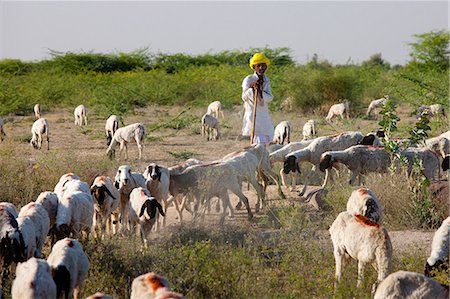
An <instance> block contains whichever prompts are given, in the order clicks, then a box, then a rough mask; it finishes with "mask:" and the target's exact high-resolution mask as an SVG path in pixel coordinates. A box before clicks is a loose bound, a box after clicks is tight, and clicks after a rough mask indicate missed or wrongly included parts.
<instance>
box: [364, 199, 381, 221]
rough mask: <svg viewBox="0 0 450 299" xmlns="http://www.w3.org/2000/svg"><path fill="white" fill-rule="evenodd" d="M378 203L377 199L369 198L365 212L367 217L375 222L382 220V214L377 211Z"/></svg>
mask: <svg viewBox="0 0 450 299" xmlns="http://www.w3.org/2000/svg"><path fill="white" fill-rule="evenodd" d="M377 210H378V205H377V204H376V202H375V200H373V199H372V198H369V199H368V200H367V201H366V211H365V212H364V215H363V216H365V217H367V218H369V219H370V220H372V221H373V222H375V223H378V222H379V221H380V215H379V214H378V212H377Z"/></svg>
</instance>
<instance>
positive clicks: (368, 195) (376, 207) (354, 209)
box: [347, 188, 383, 224]
mask: <svg viewBox="0 0 450 299" xmlns="http://www.w3.org/2000/svg"><path fill="white" fill-rule="evenodd" d="M347 212H348V213H350V214H352V215H362V216H364V217H367V218H368V219H369V220H370V221H372V222H374V223H377V224H381V221H382V219H383V208H382V207H381V204H380V202H379V201H378V198H377V197H376V195H375V193H374V192H373V191H372V190H370V189H368V188H358V189H356V190H354V191H353V192H352V194H351V195H350V197H349V199H348V201H347Z"/></svg>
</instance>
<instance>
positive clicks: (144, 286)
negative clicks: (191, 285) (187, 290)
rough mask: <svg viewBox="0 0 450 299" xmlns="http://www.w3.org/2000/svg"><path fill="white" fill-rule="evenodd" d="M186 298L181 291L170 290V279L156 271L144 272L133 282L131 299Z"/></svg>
mask: <svg viewBox="0 0 450 299" xmlns="http://www.w3.org/2000/svg"><path fill="white" fill-rule="evenodd" d="M143 298H146V299H157V298H159V299H163V298H165V299H184V296H183V295H182V294H179V293H174V292H172V291H171V290H170V286H169V281H168V280H167V279H166V278H165V277H163V276H161V275H158V274H156V273H153V272H149V273H146V274H142V275H140V276H138V277H136V278H135V279H133V282H132V283H131V295H130V299H143Z"/></svg>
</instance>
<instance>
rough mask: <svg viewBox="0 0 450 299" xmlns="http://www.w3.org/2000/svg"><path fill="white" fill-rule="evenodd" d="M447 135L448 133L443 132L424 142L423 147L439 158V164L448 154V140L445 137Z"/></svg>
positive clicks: (449, 145) (449, 149) (449, 144)
mask: <svg viewBox="0 0 450 299" xmlns="http://www.w3.org/2000/svg"><path fill="white" fill-rule="evenodd" d="M447 134H448V132H445V133H442V134H441V135H439V136H436V137H432V138H428V139H426V140H425V147H427V148H428V149H430V150H432V151H433V152H435V153H436V154H437V155H438V156H439V162H440V163H442V161H443V160H444V159H445V157H446V156H447V155H449V154H450V140H449V139H448V138H447V137H445V136H446V135H447ZM439 174H440V169H439Z"/></svg>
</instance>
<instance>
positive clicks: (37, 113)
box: [33, 104, 41, 119]
mask: <svg viewBox="0 0 450 299" xmlns="http://www.w3.org/2000/svg"><path fill="white" fill-rule="evenodd" d="M33 111H34V117H35V119H39V118H41V105H39V104H36V105H34V108H33Z"/></svg>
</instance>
